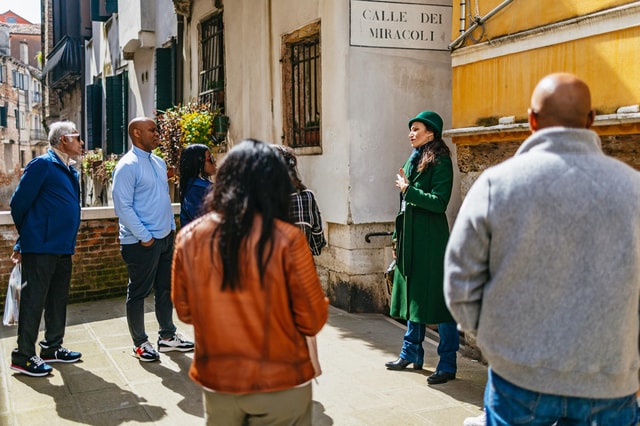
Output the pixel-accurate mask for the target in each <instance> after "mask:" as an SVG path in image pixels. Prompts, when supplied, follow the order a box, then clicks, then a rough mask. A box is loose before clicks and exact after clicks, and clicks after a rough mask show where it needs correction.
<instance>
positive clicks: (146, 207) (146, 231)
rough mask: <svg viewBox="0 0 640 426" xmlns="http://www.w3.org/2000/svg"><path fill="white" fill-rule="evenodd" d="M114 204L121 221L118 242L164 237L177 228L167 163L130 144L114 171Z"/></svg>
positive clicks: (143, 240)
mask: <svg viewBox="0 0 640 426" xmlns="http://www.w3.org/2000/svg"><path fill="white" fill-rule="evenodd" d="M112 197H113V206H114V208H115V212H116V215H117V216H118V219H119V221H120V244H136V243H138V242H140V241H142V242H146V241H149V240H150V239H151V238H152V237H153V238H156V239H160V238H164V237H166V236H167V235H169V233H170V232H171V231H172V230H175V229H176V222H175V219H174V217H173V210H172V209H171V197H170V196H169V183H168V180H167V165H166V164H165V162H164V160H163V159H162V158H160V157H158V156H157V155H153V154H151V153H149V152H146V151H144V150H142V149H140V148H138V147H136V146H133V147H132V148H131V150H130V151H129V152H127V153H126V154H125V155H124V156H123V157H122V158H121V159H120V161H119V162H118V164H117V165H116V168H115V170H114V171H113V191H112Z"/></svg>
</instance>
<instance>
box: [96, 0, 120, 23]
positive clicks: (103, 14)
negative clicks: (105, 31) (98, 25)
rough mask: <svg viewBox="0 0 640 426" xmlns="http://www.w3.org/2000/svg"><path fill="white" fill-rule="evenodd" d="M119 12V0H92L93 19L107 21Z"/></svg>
mask: <svg viewBox="0 0 640 426" xmlns="http://www.w3.org/2000/svg"><path fill="white" fill-rule="evenodd" d="M113 13H118V0H91V20H92V21H101V22H105V21H107V20H109V18H111V15H112V14H113Z"/></svg>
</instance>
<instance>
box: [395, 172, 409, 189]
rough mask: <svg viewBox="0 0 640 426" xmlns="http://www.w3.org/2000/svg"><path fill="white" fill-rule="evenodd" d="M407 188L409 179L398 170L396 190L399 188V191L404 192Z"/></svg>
mask: <svg viewBox="0 0 640 426" xmlns="http://www.w3.org/2000/svg"><path fill="white" fill-rule="evenodd" d="M408 187H409V179H407V176H406V175H405V174H404V170H402V169H400V170H399V171H398V174H397V175H396V188H400V191H402V192H404V191H406V190H407V188H408Z"/></svg>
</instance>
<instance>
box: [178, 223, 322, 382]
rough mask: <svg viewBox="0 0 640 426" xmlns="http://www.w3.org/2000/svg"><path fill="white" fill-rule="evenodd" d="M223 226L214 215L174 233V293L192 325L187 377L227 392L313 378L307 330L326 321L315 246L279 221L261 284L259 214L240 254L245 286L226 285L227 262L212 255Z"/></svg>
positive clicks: (314, 330) (315, 330)
mask: <svg viewBox="0 0 640 426" xmlns="http://www.w3.org/2000/svg"><path fill="white" fill-rule="evenodd" d="M217 225H218V217H217V216H216V214H215V213H209V214H207V215H205V216H203V217H201V218H199V219H196V220H195V221H193V222H191V223H190V224H189V225H188V226H187V227H185V228H183V229H182V230H181V231H180V232H179V233H178V235H177V237H176V242H175V252H174V258H173V270H172V280H173V281H172V282H173V286H172V299H173V303H174V306H175V309H176V312H177V314H178V317H179V318H180V320H182V321H183V322H185V323H188V324H193V326H194V333H195V346H196V347H195V355H194V360H193V363H192V365H191V369H190V370H189V375H190V377H191V378H192V379H193V380H194V381H195V382H196V383H199V384H200V385H202V386H204V387H206V388H209V389H212V390H215V391H218V392H225V393H233V394H246V393H256V392H272V391H278V390H283V389H288V388H292V387H294V386H297V385H300V384H302V383H305V382H307V381H308V380H310V379H311V378H313V376H314V370H313V366H312V364H311V361H310V359H309V351H308V349H307V345H306V342H305V336H314V335H315V334H317V333H318V332H319V331H320V329H321V328H322V326H323V325H324V324H325V322H326V321H327V317H328V304H329V302H328V300H327V298H326V297H325V296H324V293H323V291H322V288H321V286H320V281H319V279H318V275H317V272H316V269H315V265H314V263H313V258H312V255H311V251H310V250H309V247H308V246H307V241H306V239H305V236H304V234H303V233H302V231H300V230H299V229H298V227H296V226H294V225H291V224H289V223H285V222H282V221H276V222H275V227H274V233H273V240H274V247H273V253H272V255H271V259H270V260H269V262H268V264H267V266H266V270H265V273H264V280H263V284H262V285H261V284H260V278H259V272H258V267H257V263H256V260H255V256H254V255H253V254H254V253H255V246H256V243H257V240H258V237H259V231H260V228H261V226H262V221H261V218H260V216H256V218H255V220H254V225H253V229H252V231H251V234H250V235H249V237H248V239H247V244H245V245H243V246H242V247H243V252H242V253H240V256H239V261H240V263H239V264H240V265H241V266H240V285H241V288H242V289H241V290H236V291H230V290H226V291H224V292H223V291H221V288H222V260H221V259H220V257H219V256H218V255H217V254H215V253H214V254H213V255H212V244H211V235H212V233H213V231H214V229H215V228H216V226H217Z"/></svg>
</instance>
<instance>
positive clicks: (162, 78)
mask: <svg viewBox="0 0 640 426" xmlns="http://www.w3.org/2000/svg"><path fill="white" fill-rule="evenodd" d="M173 51H174V49H173V48H172V47H167V48H159V49H156V111H166V110H167V108H171V107H172V106H174V105H175V61H174V52H173Z"/></svg>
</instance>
